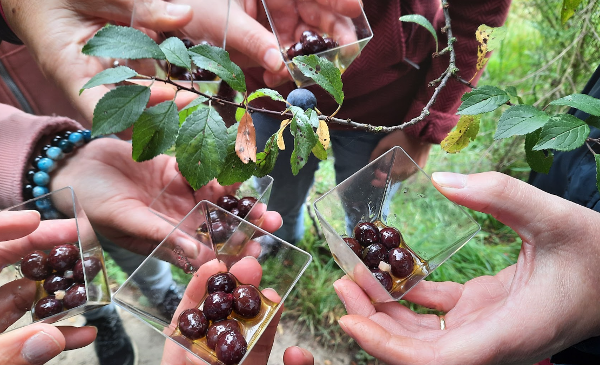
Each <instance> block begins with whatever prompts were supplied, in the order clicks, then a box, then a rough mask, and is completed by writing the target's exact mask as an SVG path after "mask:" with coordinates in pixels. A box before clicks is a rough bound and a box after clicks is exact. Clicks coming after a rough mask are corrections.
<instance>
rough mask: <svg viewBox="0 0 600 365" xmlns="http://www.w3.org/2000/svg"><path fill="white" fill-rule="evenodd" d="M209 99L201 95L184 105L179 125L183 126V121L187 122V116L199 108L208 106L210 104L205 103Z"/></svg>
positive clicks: (180, 112) (180, 113)
mask: <svg viewBox="0 0 600 365" xmlns="http://www.w3.org/2000/svg"><path fill="white" fill-rule="evenodd" d="M207 100H208V98H206V97H204V96H202V95H200V96H198V97H197V98H196V99H194V100H192V101H190V103H189V104H188V105H186V106H185V107H183V109H181V110H180V111H179V126H181V125H182V124H183V122H185V120H186V119H187V117H189V116H190V115H191V114H192V113H193V112H195V111H196V110H198V109H199V108H208V105H206V104H204V102H205V101H207Z"/></svg>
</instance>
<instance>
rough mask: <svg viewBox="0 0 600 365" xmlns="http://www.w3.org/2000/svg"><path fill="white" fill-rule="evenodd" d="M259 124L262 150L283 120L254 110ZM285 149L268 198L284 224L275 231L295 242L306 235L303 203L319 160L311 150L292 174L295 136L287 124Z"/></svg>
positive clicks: (258, 147) (278, 162) (259, 141)
mask: <svg viewBox="0 0 600 365" xmlns="http://www.w3.org/2000/svg"><path fill="white" fill-rule="evenodd" d="M252 119H253V121H254V126H255V128H256V146H257V150H259V151H261V150H262V148H264V146H265V144H266V142H267V140H268V139H269V137H271V136H272V135H273V134H274V133H276V132H277V130H278V129H279V124H280V121H279V120H277V119H275V118H272V117H270V116H268V115H266V114H263V113H253V114H252ZM283 136H284V141H285V147H286V148H285V150H282V151H279V156H278V158H277V162H276V163H275V168H274V169H273V171H271V173H270V174H269V175H271V177H273V180H274V181H273V189H272V191H271V197H270V199H269V204H268V207H269V209H270V210H274V211H277V212H279V213H280V214H281V216H282V218H283V226H282V227H281V228H280V229H279V230H278V231H276V232H275V235H276V236H278V237H280V238H281V239H283V240H285V241H288V242H290V243H292V244H295V243H296V242H297V241H299V240H300V239H302V237H303V235H304V218H303V209H302V208H303V204H304V202H305V201H306V196H307V194H308V191H309V189H310V187H311V185H312V183H313V181H314V174H315V172H316V171H317V169H318V168H319V160H318V159H317V158H316V157H315V156H313V155H312V154H311V155H310V157H309V158H308V161H307V162H306V165H305V166H304V167H303V168H302V169H300V172H299V173H298V175H296V176H294V175H293V174H292V168H291V166H290V159H291V156H292V152H293V150H294V138H293V137H292V134H291V133H290V131H289V127H288V128H286V130H285V132H284V133H283Z"/></svg>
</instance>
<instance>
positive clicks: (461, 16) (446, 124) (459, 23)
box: [404, 0, 510, 143]
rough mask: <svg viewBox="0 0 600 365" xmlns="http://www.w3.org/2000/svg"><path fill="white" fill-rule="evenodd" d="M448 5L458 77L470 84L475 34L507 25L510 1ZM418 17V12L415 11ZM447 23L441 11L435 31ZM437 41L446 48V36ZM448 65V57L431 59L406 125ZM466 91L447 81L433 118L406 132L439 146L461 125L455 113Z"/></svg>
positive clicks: (479, 0)
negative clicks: (505, 22) (488, 28)
mask: <svg viewBox="0 0 600 365" xmlns="http://www.w3.org/2000/svg"><path fill="white" fill-rule="evenodd" d="M449 4H450V7H449V11H450V18H451V26H452V32H453V35H454V37H455V38H456V40H457V41H456V43H455V44H454V49H455V51H456V66H457V67H458V69H459V70H460V71H459V73H458V74H459V75H460V76H461V77H462V78H463V79H466V80H469V79H471V77H472V76H473V75H474V74H475V72H476V64H477V45H478V43H477V40H476V39H475V31H476V30H477V28H478V27H479V26H480V25H481V24H486V25H488V26H491V27H499V26H501V25H502V24H504V21H505V20H506V17H507V15H508V9H509V7H510V0H485V1H484V0H452V1H449ZM415 13H417V14H418V13H419V12H418V11H415ZM444 22H445V19H444V14H443V11H442V9H440V10H439V11H438V13H437V14H436V17H435V20H434V23H433V24H434V26H435V28H436V29H441V28H442V27H443V26H444ZM438 39H440V40H444V43H443V44H440V49H442V48H444V47H446V44H445V42H446V41H445V40H446V35H445V34H441V33H440V34H438ZM448 62H449V56H448V55H445V56H443V57H437V58H434V59H432V62H431V67H430V68H429V70H428V71H427V75H426V83H424V85H423V86H422V87H421V88H420V89H419V90H418V92H417V95H416V97H415V99H414V100H413V102H412V104H411V106H410V108H409V111H408V113H407V114H406V117H405V120H404V121H405V122H406V121H409V120H411V119H412V118H414V117H417V116H418V115H419V114H421V111H422V110H423V108H424V107H425V105H426V104H427V102H429V100H430V99H431V96H432V95H433V92H434V88H433V87H428V86H427V84H428V83H429V82H430V81H432V80H435V79H436V78H438V77H439V76H440V75H441V74H442V73H443V72H444V70H446V68H447V67H448ZM480 75H481V71H480V72H479V73H478V75H477V77H476V78H475V79H474V80H473V83H476V82H477V80H478V79H479V76H480ZM467 91H469V87H468V86H465V85H463V84H461V83H460V82H458V81H456V80H455V79H450V80H448V84H447V85H446V87H445V88H444V89H443V90H442V91H441V92H440V94H439V95H438V98H437V100H436V102H435V104H434V105H433V106H432V107H431V108H430V109H429V110H430V115H429V116H428V117H427V118H426V120H425V121H423V122H419V123H417V124H416V125H414V126H411V127H408V128H406V129H405V132H406V133H408V134H409V135H411V136H413V137H415V138H418V139H420V140H423V141H426V142H431V143H440V141H441V140H442V139H444V138H445V137H446V135H447V134H448V132H450V131H451V130H452V128H453V127H454V126H455V125H456V123H457V122H458V118H459V116H458V115H456V110H457V109H458V106H459V105H460V103H461V101H460V98H461V96H462V95H463V94H464V93H465V92H467Z"/></svg>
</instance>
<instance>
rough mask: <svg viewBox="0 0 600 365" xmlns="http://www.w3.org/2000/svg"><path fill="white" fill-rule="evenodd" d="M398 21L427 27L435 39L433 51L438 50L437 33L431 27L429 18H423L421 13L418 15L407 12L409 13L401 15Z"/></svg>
mask: <svg viewBox="0 0 600 365" xmlns="http://www.w3.org/2000/svg"><path fill="white" fill-rule="evenodd" d="M400 21H401V22H410V23H417V24H419V25H420V26H422V27H423V28H425V29H427V30H428V31H429V33H431V35H432V36H433V38H434V39H435V51H436V52H437V51H438V49H439V47H438V37H437V33H436V31H435V29H434V28H433V25H431V23H430V22H429V20H427V18H425V17H424V16H423V15H419V14H409V15H403V16H401V17H400Z"/></svg>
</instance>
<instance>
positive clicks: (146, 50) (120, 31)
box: [81, 25, 165, 60]
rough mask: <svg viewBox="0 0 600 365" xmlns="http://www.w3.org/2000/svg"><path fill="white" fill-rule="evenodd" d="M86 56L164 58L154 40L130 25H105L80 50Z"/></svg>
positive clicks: (129, 58)
mask: <svg viewBox="0 0 600 365" xmlns="http://www.w3.org/2000/svg"><path fill="white" fill-rule="evenodd" d="M81 52H82V53H83V54H86V55H88V56H97V57H107V58H121V59H127V60H137V59H140V58H153V59H156V60H164V59H165V54H164V53H163V52H162V51H161V49H160V47H159V46H158V44H156V42H154V40H153V39H152V38H150V37H148V35H146V34H145V33H143V32H141V31H139V30H137V29H135V28H131V27H122V26H118V25H107V26H105V27H103V28H102V29H100V30H99V31H98V32H97V33H96V34H95V35H94V36H93V37H92V38H91V39H90V40H89V41H88V42H87V43H86V44H85V45H84V46H83V49H82V50H81Z"/></svg>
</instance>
